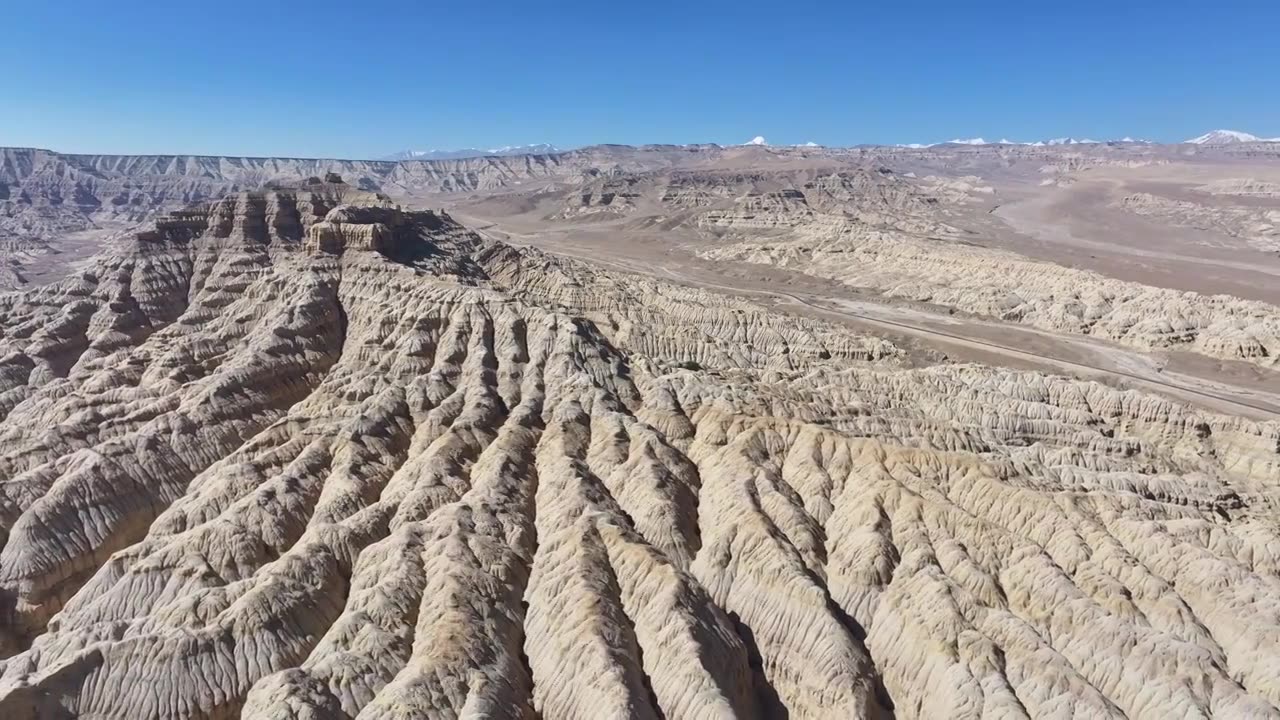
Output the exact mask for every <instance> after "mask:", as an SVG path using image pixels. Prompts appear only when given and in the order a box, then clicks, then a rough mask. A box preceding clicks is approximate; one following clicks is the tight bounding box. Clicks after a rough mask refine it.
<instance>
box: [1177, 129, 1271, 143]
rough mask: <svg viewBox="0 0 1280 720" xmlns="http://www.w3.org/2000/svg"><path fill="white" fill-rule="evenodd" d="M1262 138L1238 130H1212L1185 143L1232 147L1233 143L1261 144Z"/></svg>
mask: <svg viewBox="0 0 1280 720" xmlns="http://www.w3.org/2000/svg"><path fill="white" fill-rule="evenodd" d="M1262 141H1263V140H1262V138H1260V137H1258V136H1257V135H1253V134H1250V133H1247V132H1240V131H1239V130H1214V131H1212V132H1207V133H1205V134H1204V135H1201V136H1200V137H1194V138H1191V139H1190V140H1187V141H1186V142H1187V143H1188V144H1191V145H1233V144H1235V143H1250V142H1262Z"/></svg>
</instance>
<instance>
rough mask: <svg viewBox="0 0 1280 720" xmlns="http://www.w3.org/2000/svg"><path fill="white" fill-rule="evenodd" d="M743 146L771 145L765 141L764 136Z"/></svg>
mask: <svg viewBox="0 0 1280 720" xmlns="http://www.w3.org/2000/svg"><path fill="white" fill-rule="evenodd" d="M742 144H743V145H768V144H769V143H767V142H765V141H764V136H763V135H757V136H755V137H753V138H751V139H750V140H748V141H746V142H744V143H742Z"/></svg>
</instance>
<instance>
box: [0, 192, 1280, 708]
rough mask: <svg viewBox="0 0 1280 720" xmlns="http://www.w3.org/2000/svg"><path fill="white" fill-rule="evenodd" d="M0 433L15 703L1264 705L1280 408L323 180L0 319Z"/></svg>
mask: <svg viewBox="0 0 1280 720" xmlns="http://www.w3.org/2000/svg"><path fill="white" fill-rule="evenodd" d="M831 182H834V181H831ZM844 182H845V181H841V183H844ZM841 186H843V185H842V184H841ZM806 197H807V196H806ZM904 197H905V196H904ZM877 202H879V201H877ZM808 203H809V201H808V200H807V199H806V204H808ZM859 242H861V239H859ZM877 251H879V252H884V251H883V250H880V249H877ZM894 257H902V259H894V260H892V261H893V262H907V259H908V258H905V257H903V256H894ZM888 262H889V261H888V260H886V263H888ZM917 262H923V261H917ZM0 412H2V413H3V418H2V419H0V444H3V447H5V452H4V454H3V457H0V528H2V529H3V532H2V533H0V540H3V548H2V549H0V621H2V622H0V653H2V655H3V659H0V717H5V718H27V717H76V716H79V717H98V718H179V717H183V718H226V717H254V718H257V717H270V718H277V717H278V718H344V717H345V718H356V717H362V718H390V717H398V718H408V717H439V718H480V717H511V718H538V717H542V718H556V719H559V718H584V719H591V720H594V719H596V718H602V717H635V718H658V717H663V718H768V717H783V716H786V717H792V718H830V717H839V718H846V717H889V716H891V715H892V716H896V717H902V718H942V717H953V718H969V717H973V718H976V717H1146V718H1165V717H1171V716H1176V717H1277V716H1280V713H1277V711H1276V706H1277V705H1280V682H1277V680H1276V677H1275V673H1274V672H1273V670H1272V669H1273V668H1274V667H1276V666H1277V665H1280V600H1277V598H1280V532H1278V531H1277V528H1276V523H1275V512H1276V507H1277V500H1278V499H1280V494H1278V487H1277V485H1278V482H1280V426H1277V424H1275V423H1261V422H1255V421H1250V420H1246V419H1242V418H1235V417H1227V416H1220V415H1212V414H1206V413H1204V412H1201V411H1198V410H1195V409H1193V408H1191V407H1188V406H1185V405H1182V404H1179V403H1176V402H1173V401H1171V400H1166V399H1163V398H1159V397H1155V396H1151V395H1146V394H1142V393H1139V392H1135V391H1122V390H1117V389H1115V388H1111V387H1108V386H1104V385H1101V384H1098V383H1089V382H1082V381H1077V380H1071V379H1067V378H1063V377H1057V376H1048V375H1044V374H1040V373H1035V372H1022V371H1012V370H1000V369H995V368H991V367H986V366H978V365H968V364H964V365H958V364H941V365H932V366H928V367H917V368H910V367H908V366H907V365H906V364H905V362H904V353H903V352H902V351H901V350H900V349H899V348H897V347H895V346H894V345H893V344H891V343H889V342H887V341H884V340H878V339H874V338H866V337H861V336H857V335H854V334H851V333H850V332H848V331H847V330H844V329H841V328H839V327H835V326H829V325H824V324H821V323H818V322H813V321H806V320H802V319H798V318H793V317H787V316H783V315H780V314H777V313H774V312H771V311H769V310H767V309H766V308H764V307H762V306H759V305H755V304H752V303H750V302H747V301H744V300H737V299H733V298H729V297H726V296H723V295H715V294H712V293H709V292H705V291H701V290H693V289H688V288H682V287H677V286H674V285H669V284H666V283H663V282H660V281H658V280H655V279H652V278H641V277H636V276H629V275H625V274H622V273H617V272H612V271H607V270H603V269H600V268H598V267H592V266H588V265H585V264H582V263H577V262H574V261H570V260H566V259H562V258H558V257H555V256H552V255H548V254H544V253H542V252H539V251H537V250H533V249H528V248H524V249H517V248H514V247H510V246H506V245H501V244H498V243H494V242H490V241H487V240H482V239H481V238H479V237H478V236H476V235H474V234H471V233H470V232H468V231H466V230H465V229H464V228H462V227H460V226H459V225H458V224H457V223H455V222H454V221H453V220H452V219H451V218H449V216H448V215H446V214H443V213H428V212H409V211H401V210H398V209H396V208H393V207H391V206H390V205H389V204H388V203H386V202H385V200H384V199H381V198H378V197H376V196H373V195H368V194H361V193H357V192H355V191H352V190H350V189H349V188H347V189H343V188H338V187H336V186H326V187H316V188H312V189H305V188H304V189H303V190H299V191H283V190H282V191H274V192H266V193H241V194H238V195H235V196H233V197H231V198H229V199H227V200H223V201H218V202H215V203H212V204H210V205H208V206H203V207H198V208H196V209H194V210H191V211H187V212H184V213H180V214H177V215H174V216H171V217H167V218H164V219H163V220H161V221H160V222H158V223H157V224H156V227H155V229H154V230H153V231H148V232H146V233H144V234H142V235H141V236H139V237H138V238H137V239H136V240H135V241H134V242H133V243H132V245H130V246H128V247H126V248H123V249H122V250H121V251H120V252H118V253H115V254H111V255H109V256H107V257H105V258H104V259H103V260H101V261H100V262H99V263H98V264H96V265H95V266H93V268H92V269H91V270H88V271H85V272H82V273H79V274H76V275H74V276H72V277H71V278H69V279H67V280H65V281H63V282H61V283H59V284H57V285H54V286H50V287H48V288H43V289H38V290H33V291H29V292H25V293H14V294H8V295H4V296H0Z"/></svg>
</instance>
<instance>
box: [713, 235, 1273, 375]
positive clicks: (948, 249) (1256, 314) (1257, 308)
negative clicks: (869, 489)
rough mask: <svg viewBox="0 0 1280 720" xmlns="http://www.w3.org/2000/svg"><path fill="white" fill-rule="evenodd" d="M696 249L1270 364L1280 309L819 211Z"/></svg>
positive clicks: (1069, 328)
mask: <svg viewBox="0 0 1280 720" xmlns="http://www.w3.org/2000/svg"><path fill="white" fill-rule="evenodd" d="M704 256H705V257H709V258H714V259H722V260H740V261H745V262H751V263H761V264H770V265H778V266H780V267H786V268H794V269H797V270H800V271H802V272H805V273H809V274H813V275H817V276H820V277H825V278H831V279H834V280H839V281H840V282H843V283H845V284H847V285H851V286H855V287H861V288H871V289H874V290H877V291H879V292H882V293H884V294H885V295H887V296H889V297H895V298H906V299H910V300H915V301H923V302H930V303H935V304H937V305H943V306H947V307H952V308H955V309H958V310H963V311H965V312H970V313H974V314H976V315H981V316H985V317H990V318H996V319H1000V320H1005V321H1009V322H1016V323H1023V324H1027V325H1033V326H1035V327H1039V328H1043V329H1046V330H1052V331H1055V332H1065V333H1075V334H1083V335H1092V336H1096V337H1100V338H1105V339H1107V340H1113V341H1116V342H1120V343H1124V344H1126V345H1131V346H1133V347H1137V348H1142V349H1186V350H1192V351H1194V352H1198V353H1202V354H1204V355H1208V356H1211V357H1217V358H1226V359H1231V360H1243V361H1246V362H1250V363H1254V364H1257V365H1260V366H1262V367H1267V368H1273V367H1277V366H1278V365H1277V364H1278V363H1280V308H1277V307H1275V306H1273V305H1268V304H1265V303H1260V302H1254V301H1248V300H1241V299H1239V298H1235V297H1231V296H1227V295H1201V294H1199V293H1194V292H1179V291H1176V290H1170V289H1166V288H1157V287H1151V286H1147V285H1140V284H1137V283H1130V282H1122V281H1119V280H1113V279H1110V278H1107V277H1105V276H1102V275H1099V274H1097V273H1092V272H1087V271H1083V270H1077V269H1074V268H1067V267H1063V266H1060V265H1054V264H1052V263H1047V262H1040V261H1034V260H1028V259H1026V258H1023V257H1021V256H1019V255H1015V254H1013V253H1009V252H1001V251H998V250H993V249H989V248H981V247H972V246H967V245H963V244H959V243H949V242H943V241H933V240H925V239H922V238H919V237H914V236H910V235H906V234H903V233H898V232H894V231H891V230H884V229H878V228H873V227H868V226H866V225H863V224H861V223H857V222H849V221H847V220H844V219H833V218H829V217H827V218H821V219H819V220H817V221H815V222H813V223H810V224H808V225H805V226H803V227H801V228H799V229H797V231H796V233H795V234H794V235H793V236H792V237H790V238H787V239H785V240H783V241H779V240H776V239H770V240H749V241H745V242H742V243H738V244H735V245H731V246H728V247H723V248H717V249H712V250H707V251H705V252H704Z"/></svg>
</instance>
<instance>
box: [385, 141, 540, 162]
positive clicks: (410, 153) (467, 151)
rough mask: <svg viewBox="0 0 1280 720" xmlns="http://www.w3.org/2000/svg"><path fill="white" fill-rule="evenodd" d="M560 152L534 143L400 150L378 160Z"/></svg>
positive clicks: (460, 157)
mask: <svg viewBox="0 0 1280 720" xmlns="http://www.w3.org/2000/svg"><path fill="white" fill-rule="evenodd" d="M557 152H560V149H559V148H557V147H556V146H555V145H550V144H548V143H535V144H533V145H507V146H505V147H500V148H490V149H488V150H481V149H478V148H463V149H461V150H401V151H400V152H398V153H393V154H391V155H387V156H386V157H383V158H380V159H382V160H397V161H399V160H459V159H462V158H473V157H486V156H490V155H498V156H507V155H547V154H550V153H557Z"/></svg>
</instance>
